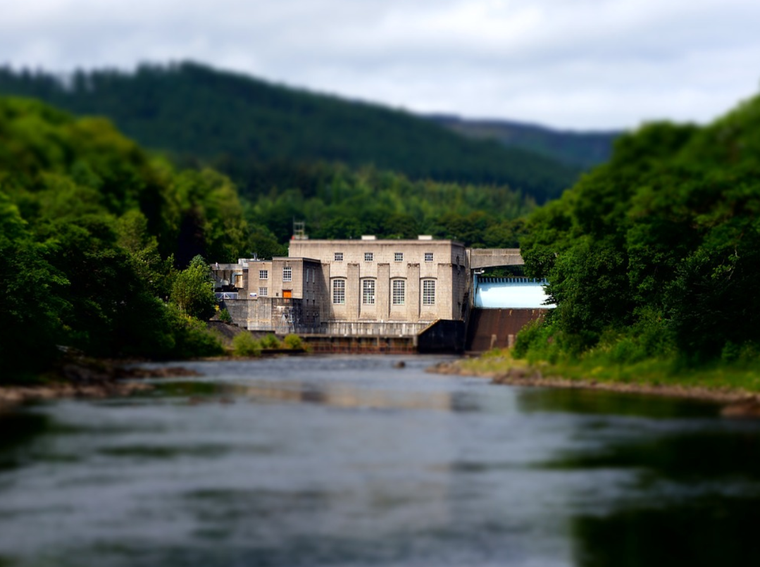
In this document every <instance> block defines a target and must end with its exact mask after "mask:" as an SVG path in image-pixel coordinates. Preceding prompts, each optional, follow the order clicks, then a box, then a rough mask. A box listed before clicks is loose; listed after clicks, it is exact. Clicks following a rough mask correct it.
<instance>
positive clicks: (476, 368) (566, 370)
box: [434, 349, 760, 416]
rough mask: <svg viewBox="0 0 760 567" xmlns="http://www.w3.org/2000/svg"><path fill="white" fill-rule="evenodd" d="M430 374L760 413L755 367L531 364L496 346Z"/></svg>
mask: <svg viewBox="0 0 760 567" xmlns="http://www.w3.org/2000/svg"><path fill="white" fill-rule="evenodd" d="M434 371H435V372H440V373H444V374H459V375H469V376H483V377H488V378H491V379H492V380H493V381H494V383H497V384H511V385H523V386H538V387H541V386H543V387H559V388H595V389H603V390H614V391H621V392H637V393H645V394H652V395H661V396H675V397H683V398H694V399H705V400H712V401H715V402H719V403H724V404H729V405H727V406H726V409H725V411H724V414H726V415H758V416H760V369H758V368H757V367H755V366H753V365H749V364H738V363H737V364H726V363H717V362H716V363H715V364H712V365H707V366H700V367H687V366H684V365H683V364H680V363H679V362H678V361H676V360H658V359H650V360H646V361H642V362H639V363H636V364H618V365H615V364H605V365H600V364H598V361H596V360H594V359H591V358H589V359H585V360H584V359H581V360H566V361H563V362H558V363H556V364H550V363H548V362H540V363H536V364H530V363H528V362H527V361H526V360H523V359H516V358H513V357H512V354H511V352H510V351H509V350H508V349H503V350H499V349H495V350H493V351H490V352H488V353H486V354H484V355H482V356H480V357H478V358H467V359H461V360H457V361H454V362H451V363H445V364H442V365H439V366H437V367H435V369H434Z"/></svg>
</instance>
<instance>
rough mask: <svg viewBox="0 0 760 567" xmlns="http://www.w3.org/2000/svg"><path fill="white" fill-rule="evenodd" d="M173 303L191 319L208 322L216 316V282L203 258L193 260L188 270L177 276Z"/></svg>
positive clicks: (172, 296) (173, 290)
mask: <svg viewBox="0 0 760 567" xmlns="http://www.w3.org/2000/svg"><path fill="white" fill-rule="evenodd" d="M171 301H172V302H173V303H174V304H175V305H176V306H177V307H178V308H179V310H180V311H181V312H182V313H185V314H187V315H190V316H191V317H196V318H198V319H201V320H207V319H209V318H210V317H211V316H212V315H213V314H214V305H216V297H215V296H214V282H213V280H212V278H211V270H210V268H209V266H208V265H207V264H206V261H205V260H204V259H203V257H202V256H196V257H195V258H193V259H192V261H191V262H190V265H189V266H188V267H187V269H185V270H182V271H181V272H179V273H178V274H177V277H176V279H175V280H174V285H173V286H172V294H171Z"/></svg>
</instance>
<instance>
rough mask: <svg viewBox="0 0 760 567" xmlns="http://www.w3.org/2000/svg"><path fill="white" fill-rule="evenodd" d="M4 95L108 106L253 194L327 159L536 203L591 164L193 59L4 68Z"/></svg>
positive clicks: (179, 155) (105, 110)
mask: <svg viewBox="0 0 760 567" xmlns="http://www.w3.org/2000/svg"><path fill="white" fill-rule="evenodd" d="M0 94H6V95H17V96H27V97H34V98H38V99H40V100H43V101H46V102H48V103H49V104H53V105H54V106H56V107H59V108H62V109H66V110H68V111H70V112H72V113H74V114H76V115H79V116H92V115H97V116H105V117H108V118H109V119H110V120H112V121H113V122H114V123H115V124H116V126H117V127H118V128H119V129H120V130H122V131H123V132H124V133H126V134H127V135H128V136H130V137H132V138H134V139H135V140H137V141H138V142H139V143H140V144H142V145H143V146H144V147H146V148H149V149H151V150H158V151H161V152H164V153H165V155H168V156H169V157H170V158H171V159H172V160H173V161H174V162H175V163H180V164H181V165H183V166H187V165H193V166H198V165H200V166H211V167H214V168H215V169H218V170H219V171H221V172H223V173H225V174H227V175H229V176H230V177H231V178H232V180H233V181H234V182H235V183H236V185H237V186H238V187H239V188H240V191H241V194H244V195H247V196H249V197H251V198H256V197H257V196H259V195H262V194H267V193H268V192H269V191H270V190H272V189H273V188H277V189H278V190H288V189H294V188H297V186H295V185H293V184H292V171H294V170H297V169H298V168H299V167H301V166H303V165H310V164H314V163H319V162H325V163H328V164H343V165H345V166H348V167H349V168H351V169H358V168H364V167H367V166H372V167H375V168H377V169H378V170H382V171H394V172H397V173H399V174H401V175H403V176H404V177H406V178H408V179H410V180H412V181H425V180H432V181H436V182H442V183H461V184H465V185H468V184H472V185H489V186H509V187H511V188H512V189H513V190H517V191H520V192H521V193H522V194H524V195H526V196H529V197H531V198H533V199H534V200H536V201H538V202H544V201H546V200H547V199H550V198H553V197H556V196H558V195H559V194H560V193H561V192H562V191H563V190H564V189H565V188H566V187H568V186H570V185H571V184H572V183H573V182H574V181H575V180H576V179H577V176H578V174H579V172H580V171H581V169H582V168H581V167H578V166H573V165H566V164H564V163H562V162H560V161H558V160H556V159H552V158H550V157H545V156H543V155H541V154H539V153H536V152H533V151H529V150H526V149H522V148H519V147H504V146H503V145H502V144H500V143H498V142H496V141H490V140H471V139H468V138H466V137H463V136H461V135H457V134H456V133H453V132H451V131H449V130H448V129H446V128H444V127H442V126H440V125H438V124H436V123H434V122H433V121H431V120H428V119H425V118H422V117H419V116H415V115H413V114H410V113H408V112H404V111H401V110H394V109H390V108H386V107H382V106H380V105H373V104H369V103H363V102H356V101H348V100H342V99H340V98H338V97H333V96H326V95H320V94H314V93H310V92H307V91H304V90H297V89H292V88H287V87H284V86H280V85H273V84H269V83H267V82H264V81H261V80H258V79H254V78H251V77H247V76H244V75H239V74H235V73H231V72H225V71H220V70H215V69H212V68H210V67H207V66H204V65H200V64H197V63H192V62H181V63H176V64H170V65H150V64H144V65H141V66H140V67H139V68H138V69H137V70H136V71H135V72H122V71H117V70H107V69H106V70H94V71H87V72H84V71H80V72H76V73H74V74H73V75H71V76H67V77H60V76H57V75H55V74H52V73H46V72H44V71H34V72H32V71H28V70H19V71H15V70H13V69H10V68H8V67H5V68H0Z"/></svg>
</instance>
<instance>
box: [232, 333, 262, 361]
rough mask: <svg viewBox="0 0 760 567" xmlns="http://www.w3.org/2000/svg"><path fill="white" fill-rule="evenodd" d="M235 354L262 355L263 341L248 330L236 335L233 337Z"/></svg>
mask: <svg viewBox="0 0 760 567" xmlns="http://www.w3.org/2000/svg"><path fill="white" fill-rule="evenodd" d="M232 347H233V349H234V351H235V356H261V343H260V342H259V341H257V340H256V339H254V338H253V335H252V334H251V333H249V332H248V331H243V332H242V333H238V334H237V335H235V338H234V339H232Z"/></svg>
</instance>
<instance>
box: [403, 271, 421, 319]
mask: <svg viewBox="0 0 760 567" xmlns="http://www.w3.org/2000/svg"><path fill="white" fill-rule="evenodd" d="M421 285H422V284H421V282H420V265H419V264H407V280H406V305H407V320H408V321H412V322H413V323H416V322H417V321H419V319H420V303H421V301H422V298H421V297H420V286H421Z"/></svg>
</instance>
